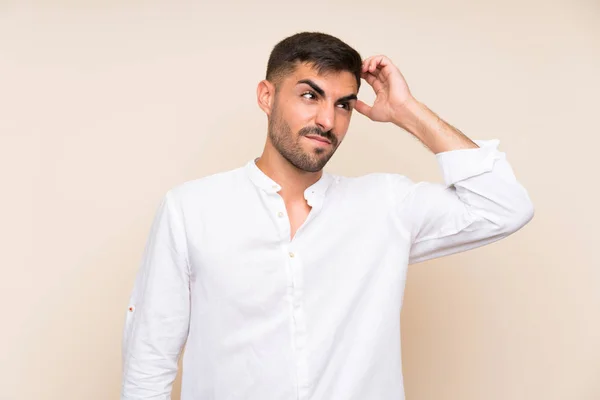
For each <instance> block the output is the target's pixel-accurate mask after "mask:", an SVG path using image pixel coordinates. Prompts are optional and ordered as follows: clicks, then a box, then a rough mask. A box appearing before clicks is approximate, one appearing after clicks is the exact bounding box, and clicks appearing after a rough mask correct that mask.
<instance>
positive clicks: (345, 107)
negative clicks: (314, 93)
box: [338, 103, 350, 110]
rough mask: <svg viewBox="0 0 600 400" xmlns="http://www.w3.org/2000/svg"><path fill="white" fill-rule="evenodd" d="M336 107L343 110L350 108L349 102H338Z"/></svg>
mask: <svg viewBox="0 0 600 400" xmlns="http://www.w3.org/2000/svg"><path fill="white" fill-rule="evenodd" d="M338 107H340V108H343V109H344V110H350V103H340V104H338Z"/></svg>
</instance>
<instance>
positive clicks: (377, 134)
mask: <svg viewBox="0 0 600 400" xmlns="http://www.w3.org/2000/svg"><path fill="white" fill-rule="evenodd" d="M141 3H142V2H133V1H131V2H127V3H126V2H121V1H104V2H103V1H99V0H96V1H93V2H92V1H75V0H73V1H64V2H56V1H55V2H50V1H48V2H43V3H42V2H40V3H36V4H34V3H26V2H6V1H3V2H0V174H1V176H0V179H1V180H0V182H1V196H0V212H1V220H0V221H1V222H0V240H1V241H0V246H1V247H0V249H1V251H0V307H1V309H0V311H1V316H2V319H1V322H0V345H1V347H0V388H1V389H0V399H2V400H5V399H6V400H13V399H14V400H16V399H19V400H20V399H27V400H30V399H31V400H34V399H35V400H46V399H48V400H59V399H88V400H105V399H116V398H118V395H119V387H120V374H121V371H120V346H121V329H122V326H123V321H124V317H125V313H126V306H127V299H128V296H129V293H130V291H131V288H132V284H133V278H134V275H135V272H136V271H137V268H138V263H139V260H140V257H141V252H142V249H143V245H144V242H145V240H146V235H147V234H148V232H149V227H150V223H151V219H152V217H153V215H154V212H155V211H156V207H157V206H158V202H159V200H160V198H161V196H162V195H163V194H164V192H165V191H166V190H168V189H169V188H170V187H172V186H174V185H176V184H178V183H181V182H183V181H186V180H189V179H194V178H197V177H200V176H204V175H207V174H210V173H214V172H217V171H222V170H227V169H232V168H235V167H238V166H240V165H242V164H243V163H245V162H247V161H248V160H250V159H251V158H253V157H255V156H257V155H259V154H260V151H261V150H262V146H263V141H264V138H265V129H266V118H265V117H264V115H263V114H262V112H261V111H260V110H259V109H258V107H257V106H256V102H255V88H256V84H257V83H258V81H259V80H260V79H262V77H263V74H264V71H265V68H266V61H267V57H268V54H269V52H270V50H271V48H272V46H273V45H274V44H275V43H276V42H277V41H279V40H280V39H282V38H283V37H285V36H287V35H289V34H292V33H295V32H297V31H301V30H321V31H326V32H329V33H332V34H334V35H338V36H339V37H340V38H342V39H344V40H346V41H347V42H348V43H350V44H351V45H353V46H355V47H356V48H357V49H358V50H359V51H360V52H361V54H362V55H363V56H364V57H366V56H369V55H372V54H377V53H384V54H386V55H388V56H390V57H391V58H392V60H394V61H395V62H396V63H397V64H398V65H399V66H400V68H401V70H402V71H403V73H404V74H405V77H406V78H407V80H408V82H409V85H410V87H411V89H412V91H413V93H414V94H415V96H416V97H417V98H418V99H419V100H421V101H423V102H424V103H426V104H427V105H429V107H431V108H432V109H433V110H434V111H436V112H437V113H438V114H440V115H441V116H442V117H443V118H445V119H446V120H448V121H449V122H451V123H452V124H454V125H455V126H457V127H458V128H460V129H461V130H462V131H463V132H465V133H466V134H467V135H469V136H471V137H472V138H476V139H491V138H498V139H500V140H501V150H503V151H505V152H507V155H508V158H509V161H511V163H512V165H513V167H514V170H515V172H516V174H517V176H518V178H519V179H520V180H521V181H522V183H523V184H524V185H525V186H526V187H527V188H528V190H529V192H530V195H531V197H532V199H533V201H534V204H535V207H536V216H535V218H534V220H533V221H532V222H531V223H530V224H529V225H528V226H526V227H525V228H524V229H523V230H521V231H519V232H517V233H516V234H515V235H514V236H511V237H509V238H507V239H505V240H504V241H501V242H499V243H497V244H494V245H490V246H488V247H485V248H482V249H478V250H474V251H472V252H469V253H463V254H460V255H456V256H452V257H447V258H445V259H440V260H435V261H431V262H428V263H424V264H420V265H415V266H412V267H411V268H410V270H409V277H408V283H407V288H406V296H405V306H404V310H403V312H402V316H401V317H402V322H403V337H402V342H403V349H404V352H403V359H404V372H405V381H406V394H407V399H408V400H430V399H432V400H433V399H435V400H446V399H448V400H454V399H456V400H459V399H460V400H481V399H486V400H506V399H518V400H521V399H522V400H525V399H527V400H531V399H540V400H541V399H544V400H571V399H573V400H594V399H600V322H599V318H600V272H599V267H600V262H599V261H598V256H597V254H596V252H597V250H598V243H597V241H598V237H599V236H600V234H599V233H598V223H599V222H600V218H599V217H600V211H599V206H598V204H599V201H600V198H599V196H598V183H599V180H598V172H599V167H598V159H599V155H598V154H599V151H598V146H599V145H600V140H599V139H598V136H599V134H600V128H599V125H598V115H599V112H598V108H599V106H600V102H599V100H598V94H599V93H600V22H599V21H600V5H599V3H598V2H597V0H589V1H587V2H586V1H566V0H565V1H563V2H562V3H558V2H548V1H539V2H534V1H527V0H524V1H519V2H517V1H508V2H507V1H494V2H475V1H473V2H467V1H465V0H461V1H458V2H457V1H453V2H444V1H442V0H435V1H434V0H427V1H424V2H423V1H421V2H416V1H398V0H388V1H385V0H370V2H367V1H360V2H359V1H352V0H345V1H341V0H339V1H330V2H318V1H313V2H310V1H297V2H282V1H272V2H270V3H268V4H267V3H264V2H244V1H242V0H238V1H230V0H222V1H216V2H210V3H209V2H205V1H196V2H182V1H179V2H174V1H170V2H169V1H163V2H157V1H153V2H144V4H143V5H142V4H141ZM450 3H452V4H450ZM362 97H363V98H364V99H367V100H370V99H372V98H373V95H372V92H370V90H369V88H366V87H365V89H363V91H362ZM328 168H329V170H330V171H332V172H335V173H340V174H347V175H358V174H364V173H368V172H372V171H391V172H400V173H404V174H406V175H409V176H410V177H412V178H413V179H415V180H421V179H426V180H435V181H439V180H440V177H439V173H438V170H437V165H436V163H435V159H434V157H433V156H432V155H430V154H429V153H428V151H427V150H426V149H424V148H423V147H422V146H421V145H420V144H419V143H417V142H416V140H414V139H413V138H412V137H410V136H409V135H408V134H407V133H406V132H404V131H401V130H399V129H397V128H395V127H393V126H386V125H381V124H376V123H372V122H370V121H368V120H367V119H366V118H364V117H362V116H360V115H358V114H357V115H355V117H354V119H353V122H352V124H351V126H350V130H349V134H348V136H347V137H346V141H345V142H344V144H343V145H342V147H341V148H340V150H339V151H338V153H337V154H336V156H335V157H334V158H333V159H332V161H331V163H330V164H329V167H328ZM399 340H400V338H399ZM175 393H176V395H174V399H178V398H179V395H178V393H179V389H178V384H177V385H176V387H175ZM332 400H344V399H332ZM366 400H376V399H366Z"/></svg>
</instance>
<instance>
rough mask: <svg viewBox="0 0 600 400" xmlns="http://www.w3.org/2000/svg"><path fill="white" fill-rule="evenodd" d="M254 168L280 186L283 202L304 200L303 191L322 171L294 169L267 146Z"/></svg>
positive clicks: (317, 178) (315, 180)
mask: <svg viewBox="0 0 600 400" xmlns="http://www.w3.org/2000/svg"><path fill="white" fill-rule="evenodd" d="M256 166H257V167H258V168H259V169H260V170H261V171H262V172H263V173H264V174H265V175H267V176H268V177H269V178H271V179H272V180H274V181H275V182H277V183H278V184H279V185H280V186H281V191H280V192H279V193H280V195H281V196H282V197H283V198H284V200H286V201H287V200H289V201H294V200H304V191H305V190H306V189H307V188H308V187H309V186H311V185H313V184H314V183H315V182H317V181H318V180H319V179H320V178H321V176H322V175H323V171H318V172H306V171H302V170H300V169H298V168H296V167H295V166H294V165H292V164H291V163H290V162H289V161H288V160H286V159H285V158H284V157H283V156H282V155H281V154H280V153H279V152H278V151H277V150H275V149H274V148H272V147H270V146H269V145H267V146H266V147H265V150H264V151H263V153H262V155H261V156H260V159H259V160H258V161H257V162H256Z"/></svg>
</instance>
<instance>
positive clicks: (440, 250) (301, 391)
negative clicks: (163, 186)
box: [122, 33, 533, 400]
mask: <svg viewBox="0 0 600 400" xmlns="http://www.w3.org/2000/svg"><path fill="white" fill-rule="evenodd" d="M361 79H364V80H365V81H366V82H367V83H368V84H369V85H371V86H372V87H373V89H374V90H375V92H376V94H377V97H376V100H375V102H374V104H373V105H372V106H368V105H367V104H365V103H363V102H361V101H360V100H358V99H357V94H358V89H359V86H360V83H361ZM257 98H258V105H259V107H260V108H261V109H262V110H263V111H264V112H265V113H266V115H267V117H268V137H267V141H266V145H265V148H264V151H263V154H262V155H261V156H260V157H259V158H257V159H255V160H251V161H250V162H248V164H247V165H245V166H244V167H241V168H238V169H236V170H233V171H229V172H223V173H220V174H215V175H212V176H208V177H204V178H201V179H197V180H194V181H190V182H186V183H183V184H181V185H179V186H177V187H175V188H173V189H171V190H170V191H168V192H167V193H166V195H165V197H164V198H163V201H162V203H161V205H160V207H159V209H158V212H157V214H156V217H155V220H154V223H153V225H152V228H151V232H150V237H149V239H148V242H147V245H146V248H145V252H144V256H143V260H142V265H141V268H140V271H139V273H138V276H137V279H136V282H135V286H134V290H133V293H132V295H131V302H130V305H129V311H128V314H127V319H126V326H125V332H124V342H123V345H124V346H123V368H124V372H123V388H122V399H123V400H134V399H135V400H138V399H157V400H158V399H161V400H163V399H169V398H170V392H171V388H172V384H173V381H174V379H175V377H176V373H177V362H178V358H179V356H180V354H181V351H182V347H183V345H184V342H186V340H187V344H186V351H185V356H184V360H183V384H182V397H181V398H182V400H234V399H240V400H241V399H244V400H292V399H298V400H308V399H310V400H392V399H394V400H398V399H403V398H404V393H403V392H404V391H403V382H402V366H401V352H400V308H401V305H402V296H403V292H404V282H405V278H406V271H407V265H408V264H409V263H417V262H421V261H424V260H428V259H431V258H434V257H441V256H445V255H448V254H452V253H456V252H460V251H465V250H468V249H472V248H475V247H478V246H482V245H485V244H488V243H491V242H494V241H497V240H499V239H501V238H503V237H506V236H507V235H509V234H511V233H513V232H515V231H517V230H518V229H519V228H521V227H522V226H524V225H525V224H526V223H527V222H528V221H529V220H530V219H531V218H532V216H533V208H532V204H531V202H530V200H529V197H528V195H527V192H526V191H525V189H524V188H523V187H522V186H521V185H520V184H519V183H518V182H517V180H516V179H515V176H514V175H513V172H512V169H511V167H510V166H509V164H508V162H507V161H506V159H505V156H504V154H503V153H501V152H499V151H498V150H497V145H498V142H497V141H476V142H473V141H471V140H470V139H469V138H467V137H466V136H465V135H463V134H462V133H461V132H459V131H458V130H457V129H455V128H453V127H452V126H450V125H448V124H447V123H446V122H444V121H443V120H441V119H440V118H438V117H437V116H436V115H435V114H434V113H433V112H431V111H430V110H429V109H428V108H427V107H426V106H425V105H423V104H422V103H420V102H419V101H417V100H416V99H415V98H414V97H413V96H412V95H411V93H410V91H409V88H408V86H407V84H406V82H405V80H404V78H403V76H402V74H401V73H400V71H399V70H398V68H397V67H396V66H394V65H393V64H392V62H391V61H390V60H389V59H388V58H386V57H385V56H375V57H370V58H367V59H366V60H364V61H362V60H361V57H360V55H359V54H358V53H357V52H356V51H355V50H353V49H352V48H351V47H349V46H348V45H346V44H345V43H343V42H342V41H340V40H339V39H337V38H334V37H332V36H329V35H326V34H322V33H300V34H296V35H293V36H291V37H289V38H286V39H285V40H283V41H282V42H280V43H279V44H277V45H276V46H275V48H274V49H273V51H272V53H271V56H270V59H269V62H268V67H267V75H266V79H265V80H263V81H262V82H260V83H259V84H258V89H257ZM353 109H356V110H357V111H358V112H359V113H361V114H364V115H366V116H367V117H368V118H370V119H371V120H373V121H379V122H391V123H393V124H395V125H397V126H399V127H400V128H403V129H404V130H405V131H408V132H410V133H411V134H412V135H414V136H415V137H417V138H418V139H419V140H420V141H421V142H423V144H424V145H426V146H427V147H428V148H429V149H430V150H431V151H432V152H433V153H434V154H436V157H437V160H438V162H439V164H440V167H441V170H442V173H443V177H444V180H445V184H444V185H442V184H433V183H426V182H421V183H413V182H411V181H410V180H409V179H408V178H406V177H404V176H401V175H398V174H392V173H379V174H369V175H366V176H362V177H355V178H350V177H342V176H335V175H332V174H329V173H327V172H323V167H324V166H325V165H326V164H327V161H328V160H329V159H330V158H331V156H332V155H333V154H334V152H335V151H336V149H337V148H338V146H339V145H340V144H341V142H342V141H343V139H344V135H345V133H346V130H347V129H348V125H349V123H350V117H351V115H352V111H353ZM398 133H400V130H398ZM398 154H399V156H400V154H401V153H400V150H399V151H398Z"/></svg>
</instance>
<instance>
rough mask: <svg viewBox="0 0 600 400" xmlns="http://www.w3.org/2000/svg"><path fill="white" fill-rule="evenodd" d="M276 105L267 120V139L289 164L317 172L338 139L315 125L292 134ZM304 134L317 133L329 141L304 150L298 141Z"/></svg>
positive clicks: (335, 146)
mask: <svg viewBox="0 0 600 400" xmlns="http://www.w3.org/2000/svg"><path fill="white" fill-rule="evenodd" d="M277 111H278V110H277V107H276V106H274V107H273V112H272V118H271V119H270V120H269V132H268V135H269V139H270V140H271V143H272V144H273V147H275V149H276V150H277V151H278V152H279V154H281V156H282V157H283V158H285V159H286V160H287V161H288V162H289V163H290V164H292V165H293V166H294V167H296V168H298V169H299V170H302V171H305V172H318V171H321V170H322V169H323V167H325V165H326V164H327V162H329V159H330V158H331V156H333V154H334V153H335V151H336V150H337V147H338V140H337V138H336V137H335V135H334V134H333V133H332V132H331V131H327V132H325V131H323V130H322V129H320V128H319V127H316V126H306V127H304V128H302V129H300V130H299V131H298V133H297V134H293V132H292V130H291V128H290V126H289V125H288V123H287V122H286V121H285V120H284V119H283V118H282V117H281V116H280V115H279V113H278V112H277ZM306 135H319V136H321V137H324V138H326V139H327V140H329V141H330V142H331V145H330V146H327V147H326V148H322V147H316V148H314V149H311V150H309V151H306V150H304V148H303V146H302V144H301V143H300V141H301V140H302V137H303V136H306Z"/></svg>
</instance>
